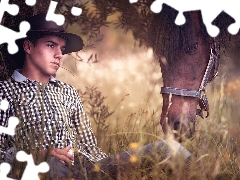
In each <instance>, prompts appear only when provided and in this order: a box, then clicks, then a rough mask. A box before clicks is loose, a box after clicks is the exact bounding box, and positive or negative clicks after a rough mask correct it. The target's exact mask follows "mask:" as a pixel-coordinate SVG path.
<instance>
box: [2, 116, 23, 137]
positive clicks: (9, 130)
mask: <svg viewBox="0 0 240 180" xmlns="http://www.w3.org/2000/svg"><path fill="white" fill-rule="evenodd" d="M18 123H19V119H18V118H17V117H14V116H11V117H10V118H9V119H8V127H3V126H0V134H2V133H4V134H8V135H11V136H14V134H15V128H16V126H17V125H18Z"/></svg>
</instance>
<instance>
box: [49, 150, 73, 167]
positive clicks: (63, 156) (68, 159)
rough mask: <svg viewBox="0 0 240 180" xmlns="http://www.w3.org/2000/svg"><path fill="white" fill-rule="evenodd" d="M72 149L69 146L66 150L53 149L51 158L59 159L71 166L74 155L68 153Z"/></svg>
mask: <svg viewBox="0 0 240 180" xmlns="http://www.w3.org/2000/svg"><path fill="white" fill-rule="evenodd" d="M70 149H71V146H67V147H66V148H64V149H57V148H53V149H51V152H50V156H53V157H56V158H58V159H59V160H60V161H61V162H62V163H63V164H71V163H72V161H73V160H74V157H73V155H71V154H70V153H69V152H68V151H69V150H70Z"/></svg>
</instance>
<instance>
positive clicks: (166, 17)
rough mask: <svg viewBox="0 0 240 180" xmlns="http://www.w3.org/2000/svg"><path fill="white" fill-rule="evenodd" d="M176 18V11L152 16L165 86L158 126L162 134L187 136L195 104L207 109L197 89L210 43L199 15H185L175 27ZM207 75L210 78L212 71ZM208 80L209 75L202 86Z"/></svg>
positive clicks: (190, 130) (155, 45) (156, 52)
mask: <svg viewBox="0 0 240 180" xmlns="http://www.w3.org/2000/svg"><path fill="white" fill-rule="evenodd" d="M176 15H177V12H174V11H173V10H169V9H166V8H165V11H164V9H163V11H162V13H160V14H157V15H156V17H155V21H156V20H158V22H159V24H157V25H156V24H155V25H153V26H152V27H153V29H152V30H153V33H155V35H153V36H152V37H153V38H152V46H153V49H154V53H155V55H156V58H157V59H158V60H159V62H160V66H161V70H162V77H163V86H164V88H162V91H161V93H162V95H163V108H162V115H161V120H160V123H161V125H162V128H163V131H164V132H165V133H168V132H169V130H171V132H175V133H177V134H178V135H179V134H180V135H183V134H184V133H185V132H187V133H186V135H187V137H189V136H192V134H193V133H194V132H195V118H196V114H197V112H198V111H197V106H198V104H199V103H200V105H201V106H202V108H203V109H207V107H206V106H207V104H205V103H207V101H204V100H201V97H202V96H201V95H202V92H201V91H199V89H200V87H201V85H202V83H203V82H202V80H203V77H204V75H205V73H206V69H207V67H208V63H209V58H210V53H211V49H210V46H211V43H212V41H211V38H210V37H209V36H208V34H207V32H206V30H205V27H204V25H203V24H202V19H201V14H200V12H198V11H195V12H191V13H186V14H185V17H186V23H185V24H184V25H183V26H176V25H175V24H174V20H175V17H176ZM213 51H214V49H213ZM213 66H214V64H213ZM215 66H216V65H215ZM209 73H210V75H209V77H210V76H212V74H211V73H213V71H210V72H209ZM207 81H208V76H207V77H206V78H205V84H206V83H207ZM204 88H205V87H204ZM195 94H196V95H195ZM203 98H204V97H203ZM202 103H203V104H202ZM172 130H175V131H172Z"/></svg>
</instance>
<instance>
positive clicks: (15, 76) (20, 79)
mask: <svg viewBox="0 0 240 180" xmlns="http://www.w3.org/2000/svg"><path fill="white" fill-rule="evenodd" d="M20 71H21V69H16V70H15V71H14V72H13V74H12V78H13V79H14V80H15V81H17V82H24V81H27V80H29V79H28V78H27V77H25V76H24V75H22V74H21V73H20ZM30 81H31V80H30ZM49 82H57V79H55V78H54V77H53V76H50V79H49Z"/></svg>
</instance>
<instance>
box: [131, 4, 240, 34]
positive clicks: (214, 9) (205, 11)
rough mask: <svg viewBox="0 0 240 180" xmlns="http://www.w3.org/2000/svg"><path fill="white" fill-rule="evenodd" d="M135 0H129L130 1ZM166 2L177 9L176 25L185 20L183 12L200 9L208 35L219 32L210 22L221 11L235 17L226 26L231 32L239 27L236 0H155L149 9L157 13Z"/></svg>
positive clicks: (239, 20) (239, 16)
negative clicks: (232, 21)
mask: <svg viewBox="0 0 240 180" xmlns="http://www.w3.org/2000/svg"><path fill="white" fill-rule="evenodd" d="M134 2H137V0H130V3H134ZM163 4H167V5H168V6H171V7H172V8H174V9H176V10H177V11H179V14H178V16H177V18H176V20H175V23H176V25H183V24H184V23H185V21H186V19H185V17H184V15H183V12H186V11H195V10H201V12H202V18H203V23H204V24H205V26H206V29H207V32H208V34H209V35H210V36H212V37H216V36H217V35H218V34H219V28H218V27H217V26H214V25H213V24H212V22H213V21H214V19H216V17H217V16H218V15H219V14H220V13H221V12H222V11H224V12H226V13H227V14H228V15H230V16H231V17H232V18H234V19H235V21H236V22H235V23H233V24H231V25H230V26H229V27H228V31H229V33H231V34H233V35H234V34H236V33H238V31H239V28H240V13H239V10H240V8H239V6H238V5H237V4H238V1H237V0H230V1H226V0H211V1H209V0H202V1H199V0H155V1H154V2H153V3H152V5H151V7H150V8H151V10H152V11H153V12H154V13H159V12H161V10H162V5H163Z"/></svg>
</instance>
